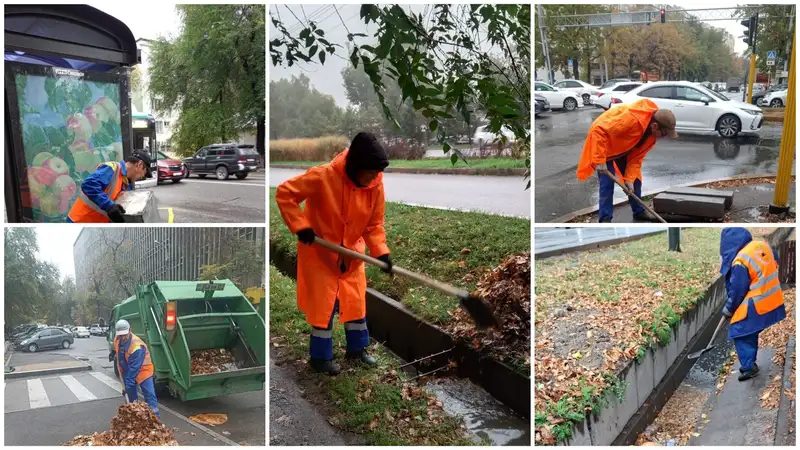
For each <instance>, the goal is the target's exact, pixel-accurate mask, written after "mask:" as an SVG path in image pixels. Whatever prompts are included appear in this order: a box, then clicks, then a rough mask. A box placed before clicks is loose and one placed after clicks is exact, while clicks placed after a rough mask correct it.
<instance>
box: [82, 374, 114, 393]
mask: <svg viewBox="0 0 800 450" xmlns="http://www.w3.org/2000/svg"><path fill="white" fill-rule="evenodd" d="M89 375H91V376H93V377H95V378H97V379H98V380H99V381H101V382H102V383H103V384H105V385H106V386H108V387H110V388H111V389H113V390H115V391H117V392H119V393H120V394H121V393H122V387H120V385H119V381H117V380H115V379H113V378H111V377H110V376H108V375H106V374H104V373H102V372H89Z"/></svg>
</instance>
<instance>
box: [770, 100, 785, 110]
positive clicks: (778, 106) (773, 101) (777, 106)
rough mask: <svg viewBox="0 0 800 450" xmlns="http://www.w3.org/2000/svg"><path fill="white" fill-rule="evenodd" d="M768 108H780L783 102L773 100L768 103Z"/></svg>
mask: <svg viewBox="0 0 800 450" xmlns="http://www.w3.org/2000/svg"><path fill="white" fill-rule="evenodd" d="M769 106H771V107H773V108H780V107H781V106H783V102H782V101H781V99H779V98H773V99H772V101H771V102H769Z"/></svg>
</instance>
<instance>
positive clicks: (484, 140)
mask: <svg viewBox="0 0 800 450" xmlns="http://www.w3.org/2000/svg"><path fill="white" fill-rule="evenodd" d="M500 133H502V135H503V136H505V137H506V143H507V144H510V143H512V142H514V141H516V140H517V138H516V137H515V136H514V133H512V132H511V130H509V129H508V128H506V127H502V128H500ZM500 138H501V136H500V135H499V134H495V133H492V132H491V131H489V126H488V125H483V126H480V127H478V128H476V129H475V135H474V136H472V142H474V143H476V144H478V147H483V146H484V145H486V144H492V143H493V142H496V141H499V140H500Z"/></svg>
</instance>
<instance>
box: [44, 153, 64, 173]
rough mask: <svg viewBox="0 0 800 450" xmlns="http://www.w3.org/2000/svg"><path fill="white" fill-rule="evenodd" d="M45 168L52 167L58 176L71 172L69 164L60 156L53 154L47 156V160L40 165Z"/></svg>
mask: <svg viewBox="0 0 800 450" xmlns="http://www.w3.org/2000/svg"><path fill="white" fill-rule="evenodd" d="M40 167H41V168H43V169H50V170H52V171H53V173H55V174H56V176H60V175H66V174H68V173H69V166H68V165H67V163H66V161H64V160H63V159H61V158H59V157H58V156H53V157H52V158H47V159H46V160H45V161H43V162H42V165H41V166H40Z"/></svg>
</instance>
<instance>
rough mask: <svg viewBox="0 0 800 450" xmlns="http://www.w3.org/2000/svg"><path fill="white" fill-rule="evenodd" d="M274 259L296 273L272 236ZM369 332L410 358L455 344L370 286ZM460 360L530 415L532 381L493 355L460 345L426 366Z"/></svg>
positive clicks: (461, 367) (461, 372)
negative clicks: (274, 242) (489, 355)
mask: <svg viewBox="0 0 800 450" xmlns="http://www.w3.org/2000/svg"><path fill="white" fill-rule="evenodd" d="M269 250H270V254H269V258H270V263H271V264H273V265H275V266H276V267H278V269H280V271H281V272H283V273H285V274H287V275H288V276H290V277H292V278H295V279H296V277H297V265H296V259H295V256H294V255H293V254H290V253H289V252H287V251H285V250H283V249H280V248H278V246H277V245H275V244H273V243H272V242H270V245H269ZM367 311H369V330H370V335H371V336H372V337H373V338H374V339H375V340H377V341H378V342H380V343H381V344H383V345H384V346H385V347H387V348H388V349H390V350H391V351H392V352H393V353H395V354H396V355H397V356H399V357H400V358H402V359H403V360H405V361H414V360H416V359H419V358H423V357H426V356H429V355H433V354H435V353H439V352H443V351H445V350H448V349H450V348H453V347H454V343H453V339H452V338H451V337H450V335H448V334H447V333H446V332H445V331H444V330H442V329H441V328H439V327H437V326H435V325H433V324H430V323H428V322H426V321H424V320H422V319H420V318H418V317H416V316H415V315H413V314H412V313H411V312H410V311H408V310H407V309H406V308H405V307H404V306H403V305H402V304H401V303H400V302H398V301H396V300H393V299H392V298H390V297H387V296H386V295H383V294H381V293H380V292H378V291H375V290H374V289H367ZM450 359H455V360H457V361H458V373H457V374H458V376H460V377H467V378H469V379H470V380H472V381H473V382H474V383H476V384H478V385H479V386H481V387H482V388H483V389H485V390H486V391H487V392H489V393H490V394H491V395H492V396H494V397H495V398H496V399H497V400H499V401H500V402H502V403H503V404H505V405H506V406H508V407H509V408H511V409H512V410H513V411H514V412H515V413H517V414H518V415H520V416H521V417H523V418H526V419H529V418H530V410H531V382H530V378H529V377H525V376H524V375H522V374H520V373H519V372H516V371H514V370H513V369H511V368H510V367H508V366H507V365H505V364H503V363H501V362H499V361H496V360H495V359H494V358H491V357H488V356H485V355H480V354H479V353H477V352H475V351H474V350H473V349H471V348H469V347H467V346H464V345H456V346H455V348H454V350H453V351H452V352H450V353H449V354H444V355H440V356H438V357H433V358H430V360H429V361H427V363H426V365H425V367H430V368H431V369H434V368H438V367H442V366H444V365H446V364H447V363H448V361H449V360H450Z"/></svg>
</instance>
